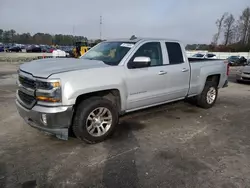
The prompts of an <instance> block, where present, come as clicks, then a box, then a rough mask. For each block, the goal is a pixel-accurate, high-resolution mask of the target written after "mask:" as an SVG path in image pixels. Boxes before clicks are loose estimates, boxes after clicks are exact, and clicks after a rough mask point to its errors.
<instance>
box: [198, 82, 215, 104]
mask: <svg viewBox="0 0 250 188" xmlns="http://www.w3.org/2000/svg"><path fill="white" fill-rule="evenodd" d="M211 87H213V88H214V89H215V91H216V96H215V99H214V101H213V102H212V103H211V104H209V103H208V102H207V94H208V91H209V90H210V88H211ZM217 97H218V88H217V84H216V83H214V82H208V83H206V85H205V87H204V89H203V91H202V93H201V95H200V96H199V97H198V106H200V107H202V108H211V107H212V106H213V105H214V104H215V102H216V100H217Z"/></svg>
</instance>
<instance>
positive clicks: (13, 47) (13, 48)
mask: <svg viewBox="0 0 250 188" xmlns="http://www.w3.org/2000/svg"><path fill="white" fill-rule="evenodd" d="M21 51H22V49H21V48H20V47H19V46H11V47H9V48H8V49H7V52H21Z"/></svg>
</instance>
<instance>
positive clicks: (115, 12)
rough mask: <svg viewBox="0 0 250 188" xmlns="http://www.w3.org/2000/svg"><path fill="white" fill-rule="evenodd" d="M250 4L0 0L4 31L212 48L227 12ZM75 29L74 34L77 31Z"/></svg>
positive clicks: (230, 0)
mask: <svg viewBox="0 0 250 188" xmlns="http://www.w3.org/2000/svg"><path fill="white" fill-rule="evenodd" d="M247 6H250V1H249V0H0V28H2V29H12V28H13V29H15V30H16V31H17V32H19V33H21V32H30V33H32V34H33V33H36V32H48V33H52V34H55V33H62V34H73V31H74V34H75V35H83V36H86V37H88V38H93V39H95V38H99V35H100V34H99V33H100V29H99V28H100V26H99V22H100V21H99V20H100V15H102V17H103V25H102V36H103V38H120V37H121V38H124V37H130V36H131V35H133V34H135V35H136V36H140V37H164V38H173V39H178V40H182V41H184V43H209V42H210V41H211V39H212V35H213V34H214V33H215V31H216V26H215V21H216V19H217V18H219V17H220V16H221V15H222V14H223V13H224V12H231V13H233V14H234V15H235V16H236V17H238V16H239V15H240V13H241V11H242V10H243V9H244V8H245V7H247ZM73 28H74V29H73Z"/></svg>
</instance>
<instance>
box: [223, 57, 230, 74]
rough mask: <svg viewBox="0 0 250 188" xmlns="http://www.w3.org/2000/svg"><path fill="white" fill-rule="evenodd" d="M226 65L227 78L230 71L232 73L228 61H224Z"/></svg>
mask: <svg viewBox="0 0 250 188" xmlns="http://www.w3.org/2000/svg"><path fill="white" fill-rule="evenodd" d="M224 63H226V64H227V76H228V75H229V71H230V68H229V62H228V60H226V61H224Z"/></svg>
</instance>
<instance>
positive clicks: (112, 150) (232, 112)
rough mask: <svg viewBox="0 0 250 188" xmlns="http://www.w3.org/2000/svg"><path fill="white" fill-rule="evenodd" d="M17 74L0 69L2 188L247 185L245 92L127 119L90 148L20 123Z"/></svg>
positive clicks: (249, 158) (226, 92)
mask: <svg viewBox="0 0 250 188" xmlns="http://www.w3.org/2000/svg"><path fill="white" fill-rule="evenodd" d="M15 72H16V65H11V66H10V65H4V66H3V65H1V69H0V106H1V109H0V110H1V111H0V129H1V131H0V187H1V188H2V187H4V188H5V187H35V185H38V187H111V188H113V187H114V188H118V187H129V188H130V187H163V188H166V187H171V188H175V187H176V188H177V187H178V188H180V187H185V188H187V187H188V188H203V187H206V188H208V187H211V188H215V187H216V188H219V187H221V188H233V187H242V188H243V187H244V188H245V187H249V185H250V139H249V137H250V128H249V126H250V124H249V122H250V115H249V114H250V108H249V106H250V100H249V99H250V86H249V85H244V84H237V83H232V82H231V83H230V85H229V87H228V88H225V89H221V90H220V92H219V98H218V101H217V103H216V105H215V106H214V107H213V108H212V109H209V110H203V109H200V108H197V107H195V106H191V105H189V104H187V103H184V102H177V103H174V104H170V105H164V106H160V107H156V108H152V109H149V110H145V111H140V112H137V113H133V114H130V115H129V116H126V117H124V118H123V119H122V120H121V123H120V125H119V127H118V129H117V132H116V134H115V135H114V136H113V138H112V139H110V140H108V141H106V142H103V143H100V144H96V145H87V144H85V143H82V142H81V141H78V140H77V139H75V138H71V139H70V140H68V141H61V140H58V139H56V138H55V137H53V136H49V135H47V134H45V133H42V132H39V131H37V130H35V129H33V128H31V127H29V126H28V125H26V124H25V123H24V122H23V121H22V119H21V118H20V117H19V115H18V114H17V112H16V108H15V104H14V99H15V78H16V74H15ZM234 73H235V71H232V75H233V74H234ZM231 80H233V77H231Z"/></svg>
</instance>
